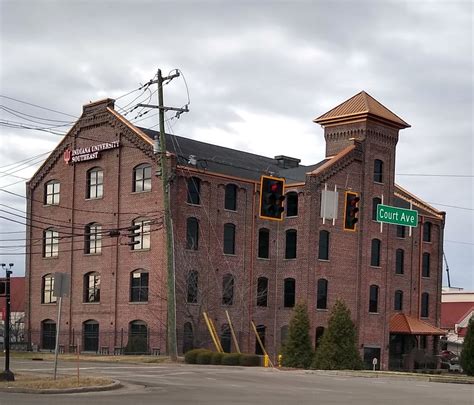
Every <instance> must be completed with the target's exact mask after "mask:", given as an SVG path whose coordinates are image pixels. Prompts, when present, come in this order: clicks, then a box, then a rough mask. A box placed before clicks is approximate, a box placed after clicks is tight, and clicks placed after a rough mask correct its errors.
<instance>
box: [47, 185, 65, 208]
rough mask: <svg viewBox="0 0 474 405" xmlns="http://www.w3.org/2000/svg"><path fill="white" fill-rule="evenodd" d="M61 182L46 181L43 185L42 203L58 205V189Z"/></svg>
mask: <svg viewBox="0 0 474 405" xmlns="http://www.w3.org/2000/svg"><path fill="white" fill-rule="evenodd" d="M60 189H61V184H60V183H59V181H58V180H51V181H48V182H47V183H46V184H45V185H44V203H45V204H46V205H59V191H60Z"/></svg>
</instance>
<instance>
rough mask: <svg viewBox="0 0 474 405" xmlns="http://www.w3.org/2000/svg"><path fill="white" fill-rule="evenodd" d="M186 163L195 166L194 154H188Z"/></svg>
mask: <svg viewBox="0 0 474 405" xmlns="http://www.w3.org/2000/svg"><path fill="white" fill-rule="evenodd" d="M188 164H190V165H192V166H196V165H197V159H196V156H195V155H189V160H188Z"/></svg>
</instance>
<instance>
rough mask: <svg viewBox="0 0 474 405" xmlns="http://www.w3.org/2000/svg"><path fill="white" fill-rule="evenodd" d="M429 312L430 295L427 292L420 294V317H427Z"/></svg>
mask: <svg viewBox="0 0 474 405" xmlns="http://www.w3.org/2000/svg"><path fill="white" fill-rule="evenodd" d="M429 312H430V295H429V294H428V293H423V294H421V310H420V316H421V317H422V318H428V317H429V315H430V314H429Z"/></svg>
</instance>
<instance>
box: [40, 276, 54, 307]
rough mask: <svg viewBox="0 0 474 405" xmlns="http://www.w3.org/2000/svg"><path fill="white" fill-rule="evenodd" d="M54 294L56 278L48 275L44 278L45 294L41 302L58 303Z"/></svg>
mask: <svg viewBox="0 0 474 405" xmlns="http://www.w3.org/2000/svg"><path fill="white" fill-rule="evenodd" d="M53 292H54V276H53V275H51V274H47V275H46V276H44V277H43V294H42V300H41V302H42V303H43V304H52V303H54V302H56V297H55V296H54V295H53Z"/></svg>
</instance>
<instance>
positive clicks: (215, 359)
mask: <svg viewBox="0 0 474 405" xmlns="http://www.w3.org/2000/svg"><path fill="white" fill-rule="evenodd" d="M222 357H224V353H219V352H214V353H212V357H211V364H222Z"/></svg>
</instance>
